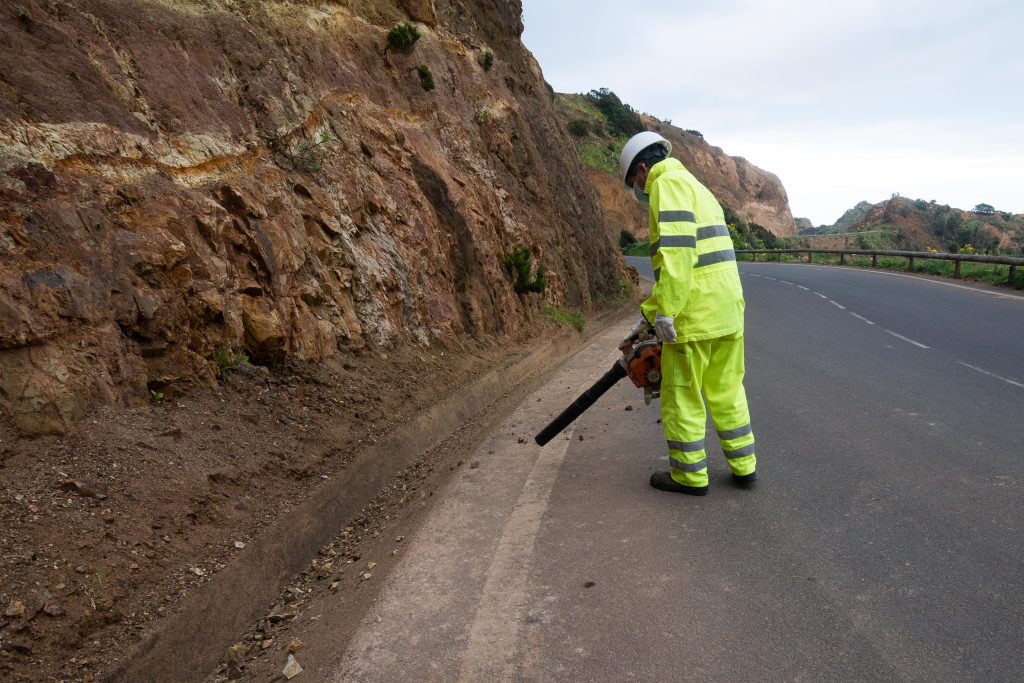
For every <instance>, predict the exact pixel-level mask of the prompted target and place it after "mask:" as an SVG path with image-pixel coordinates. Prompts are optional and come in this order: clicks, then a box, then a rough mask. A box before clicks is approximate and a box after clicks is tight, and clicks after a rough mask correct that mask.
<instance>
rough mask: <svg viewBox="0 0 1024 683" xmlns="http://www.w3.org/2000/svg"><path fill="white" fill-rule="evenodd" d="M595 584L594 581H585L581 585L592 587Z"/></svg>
mask: <svg viewBox="0 0 1024 683" xmlns="http://www.w3.org/2000/svg"><path fill="white" fill-rule="evenodd" d="M596 585H597V583H596V582H594V581H587V582H586V583H585V584H583V587H584V588H593V587H594V586H596Z"/></svg>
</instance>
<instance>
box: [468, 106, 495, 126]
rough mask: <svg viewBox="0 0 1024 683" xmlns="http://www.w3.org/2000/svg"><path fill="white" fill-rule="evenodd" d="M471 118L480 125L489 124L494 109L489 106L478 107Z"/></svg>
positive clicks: (492, 117)
mask: <svg viewBox="0 0 1024 683" xmlns="http://www.w3.org/2000/svg"><path fill="white" fill-rule="evenodd" d="M473 120H474V121H476V122H477V123H479V124H480V125H481V126H487V125H490V123H491V121H493V120H494V110H493V109H491V108H490V107H480V108H479V109H477V110H476V113H474V114H473Z"/></svg>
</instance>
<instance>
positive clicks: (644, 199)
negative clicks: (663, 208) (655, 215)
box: [633, 185, 651, 206]
mask: <svg viewBox="0 0 1024 683" xmlns="http://www.w3.org/2000/svg"><path fill="white" fill-rule="evenodd" d="M633 196H635V197H636V200H637V201H638V202H640V203H641V204H643V205H644V206H647V205H649V204H650V203H651V195H649V194H647V193H646V192H644V191H643V190H641V189H640V188H639V187H637V186H635V185H634V186H633Z"/></svg>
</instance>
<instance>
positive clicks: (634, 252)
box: [622, 240, 651, 256]
mask: <svg viewBox="0 0 1024 683" xmlns="http://www.w3.org/2000/svg"><path fill="white" fill-rule="evenodd" d="M622 254H623V256H650V255H651V244H650V242H648V241H647V240H637V241H636V242H634V243H633V244H631V245H629V246H628V247H625V248H623V250H622Z"/></svg>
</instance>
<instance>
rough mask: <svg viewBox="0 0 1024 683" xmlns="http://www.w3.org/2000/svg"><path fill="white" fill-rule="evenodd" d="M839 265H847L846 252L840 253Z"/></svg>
mask: <svg viewBox="0 0 1024 683" xmlns="http://www.w3.org/2000/svg"><path fill="white" fill-rule="evenodd" d="M839 265H841V266H845V265H846V254H840V255H839Z"/></svg>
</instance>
